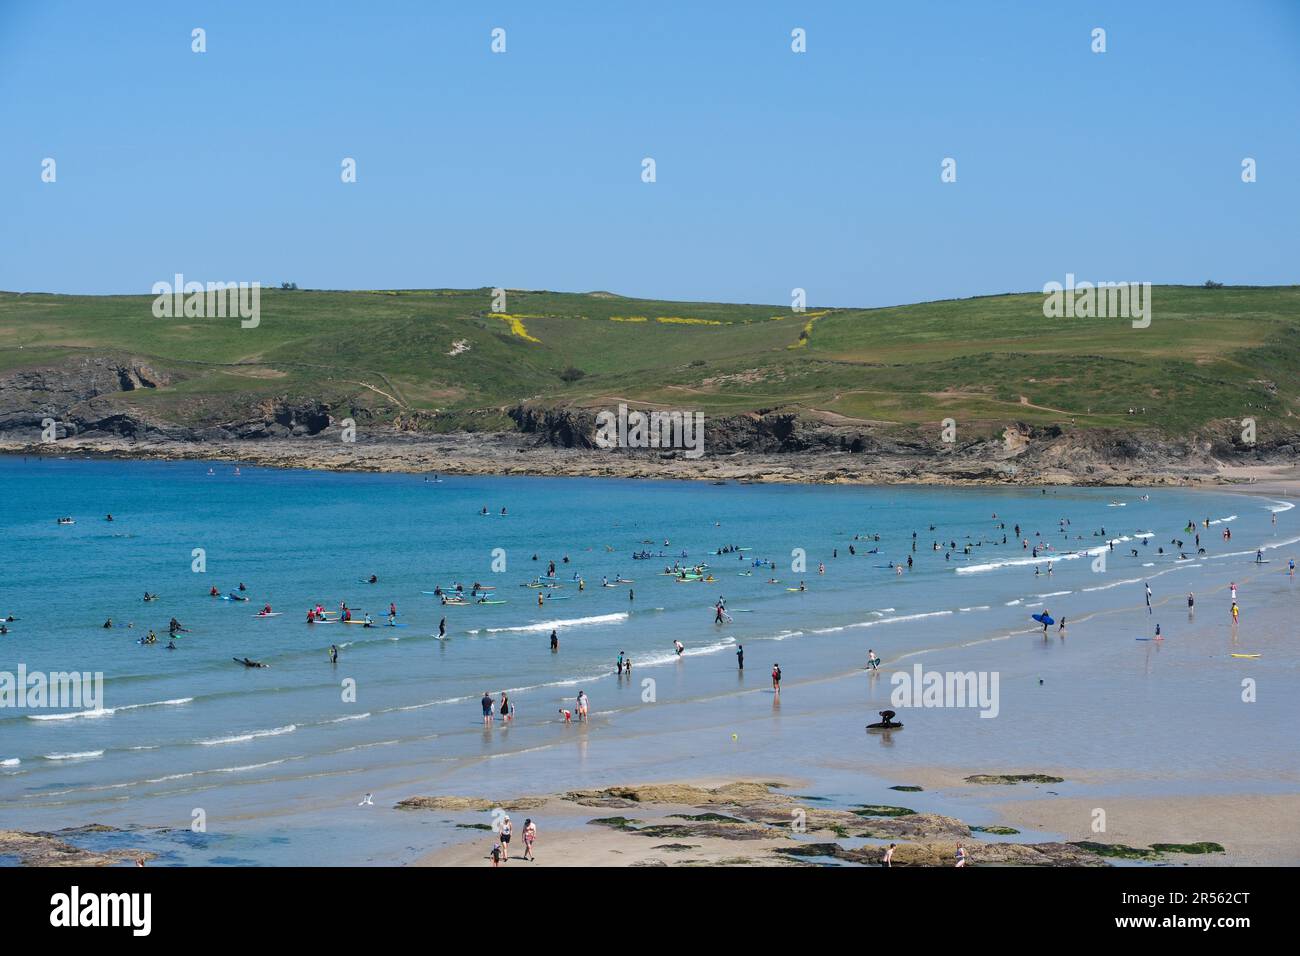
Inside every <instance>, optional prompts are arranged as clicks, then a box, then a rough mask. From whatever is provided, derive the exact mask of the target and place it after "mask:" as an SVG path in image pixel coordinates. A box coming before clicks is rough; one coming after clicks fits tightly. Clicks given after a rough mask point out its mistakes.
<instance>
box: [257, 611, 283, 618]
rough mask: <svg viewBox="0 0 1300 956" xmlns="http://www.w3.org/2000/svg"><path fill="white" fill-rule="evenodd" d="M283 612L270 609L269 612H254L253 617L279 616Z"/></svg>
mask: <svg viewBox="0 0 1300 956" xmlns="http://www.w3.org/2000/svg"><path fill="white" fill-rule="evenodd" d="M283 613H284V612H283V611H272V612H271V613H270V614H261V613H258V614H254V615H253V617H279V616H280V615H281V614H283Z"/></svg>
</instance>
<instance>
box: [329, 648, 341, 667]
mask: <svg viewBox="0 0 1300 956" xmlns="http://www.w3.org/2000/svg"><path fill="white" fill-rule="evenodd" d="M338 662H339V648H338V645H337V644H331V645H330V663H331V664H337V663H338Z"/></svg>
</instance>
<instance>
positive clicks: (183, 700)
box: [27, 697, 194, 720]
mask: <svg viewBox="0 0 1300 956" xmlns="http://www.w3.org/2000/svg"><path fill="white" fill-rule="evenodd" d="M193 700H194V698H193V697H177V698H176V699H174V700H155V701H151V702H149V703H147V704H124V705H123V706H121V707H100V708H97V709H96V710H77V711H73V712H72V713H70V714H28V715H27V719H28V720H73V719H74V718H78V717H90V718H95V717H112V716H113V715H114V714H116V713H120V712H121V711H124V710H139V709H140V708H142V707H169V706H176V705H178V704H188V703H190V702H191V701H193Z"/></svg>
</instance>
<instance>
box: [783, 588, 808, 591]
mask: <svg viewBox="0 0 1300 956" xmlns="http://www.w3.org/2000/svg"><path fill="white" fill-rule="evenodd" d="M786 590H787V591H806V590H808V589H807V588H786Z"/></svg>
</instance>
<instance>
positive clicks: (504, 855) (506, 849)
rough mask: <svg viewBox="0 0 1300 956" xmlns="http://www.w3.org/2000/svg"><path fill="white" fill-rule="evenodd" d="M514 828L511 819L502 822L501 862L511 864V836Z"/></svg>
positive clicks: (507, 818)
mask: <svg viewBox="0 0 1300 956" xmlns="http://www.w3.org/2000/svg"><path fill="white" fill-rule="evenodd" d="M513 832H514V828H513V827H511V826H510V818H509V817H505V818H504V819H503V820H502V821H501V862H502V863H509V862H510V836H511V834H512V833H513Z"/></svg>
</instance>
